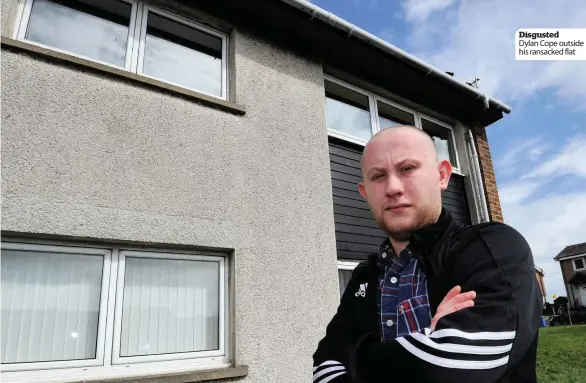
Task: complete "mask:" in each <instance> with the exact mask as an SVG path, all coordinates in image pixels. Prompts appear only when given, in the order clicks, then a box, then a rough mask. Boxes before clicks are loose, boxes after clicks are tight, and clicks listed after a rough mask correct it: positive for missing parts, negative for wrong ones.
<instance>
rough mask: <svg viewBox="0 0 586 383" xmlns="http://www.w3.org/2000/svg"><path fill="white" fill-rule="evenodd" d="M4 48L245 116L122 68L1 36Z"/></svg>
mask: <svg viewBox="0 0 586 383" xmlns="http://www.w3.org/2000/svg"><path fill="white" fill-rule="evenodd" d="M5 47H11V48H17V49H19V50H22V51H26V52H29V53H34V54H38V55H41V56H45V57H48V58H51V59H54V60H59V61H64V62H67V63H71V64H75V65H80V66H83V67H86V68H90V69H93V70H97V71H100V72H107V73H110V74H113V75H116V76H119V77H123V78H125V79H128V80H132V81H135V82H138V83H142V84H145V85H149V86H151V87H156V88H159V89H162V90H165V91H171V92H173V93H175V94H178V95H181V96H186V97H188V98H190V99H193V100H196V101H199V102H201V103H203V104H205V105H208V106H211V107H215V108H218V109H221V110H224V111H226V112H230V113H233V114H237V115H244V114H246V109H245V108H244V107H243V106H242V105H238V104H236V103H233V102H229V101H226V100H222V99H219V98H217V97H213V96H209V95H207V94H204V93H200V92H196V91H193V90H190V89H186V88H183V87H181V86H177V85H173V84H170V83H167V82H164V81H161V80H157V79H155V78H152V77H148V76H141V75H138V74H136V73H132V72H129V71H126V70H124V69H122V68H117V67H114V66H111V65H106V64H102V63H99V62H96V61H92V60H88V59H84V58H81V57H78V56H75V55H71V54H68V53H64V52H59V51H57V50H53V49H49V48H44V47H41V46H39V45H36V44H32V43H29V42H26V41H21V40H15V39H12V38H9V37H5V36H2V49H4V48H5Z"/></svg>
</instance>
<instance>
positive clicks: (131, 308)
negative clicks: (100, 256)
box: [120, 256, 220, 357]
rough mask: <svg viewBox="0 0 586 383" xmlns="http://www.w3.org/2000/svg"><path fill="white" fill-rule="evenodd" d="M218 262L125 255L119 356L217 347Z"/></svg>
mask: <svg viewBox="0 0 586 383" xmlns="http://www.w3.org/2000/svg"><path fill="white" fill-rule="evenodd" d="M219 276H220V265H219V263H218V262H206V261H192V260H172V259H155V258H140V257H130V256H127V257H126V271H125V276H124V297H123V306H122V332H121V336H120V338H121V339H120V343H121V345H120V356H121V357H124V356H138V355H154V354H165V353H178V352H193V351H203V350H217V349H218V344H219V332H218V331H219V325H218V322H219V318H218V313H219V283H220V281H219Z"/></svg>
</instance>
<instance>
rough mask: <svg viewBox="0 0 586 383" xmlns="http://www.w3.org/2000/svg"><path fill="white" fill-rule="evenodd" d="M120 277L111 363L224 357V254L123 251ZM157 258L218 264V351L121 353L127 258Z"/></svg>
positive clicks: (120, 258) (119, 261)
mask: <svg viewBox="0 0 586 383" xmlns="http://www.w3.org/2000/svg"><path fill="white" fill-rule="evenodd" d="M118 257H119V258H118V277H117V279H118V280H117V283H116V285H117V286H116V299H115V301H116V303H115V314H114V318H115V319H114V334H113V335H114V342H113V350H112V351H113V353H112V364H128V363H143V362H159V361H168V360H179V359H203V358H208V357H219V356H224V352H225V344H224V341H225V339H224V338H225V334H226V323H225V309H224V310H222V307H224V308H225V307H226V306H225V305H226V302H225V299H224V294H225V291H224V290H225V284H226V282H227V281H225V282H224V283H222V279H223V278H222V276H224V278H225V277H226V274H225V268H224V262H225V259H223V258H222V257H214V256H198V255H186V254H175V253H159V252H150V251H149V252H145V251H133V250H121V251H120V252H119V254H118ZM127 257H132V258H155V259H165V260H190V261H204V262H214V263H219V266H220V267H219V273H220V274H219V284H220V286H219V302H218V308H219V311H220V312H219V315H218V316H219V324H218V329H224V330H223V331H220V333H219V335H218V345H219V349H218V350H211V351H193V352H177V353H167V354H157V355H145V356H120V349H121V346H122V342H121V340H120V338H121V336H122V308H123V305H122V301H123V295H124V277H125V270H126V258H127Z"/></svg>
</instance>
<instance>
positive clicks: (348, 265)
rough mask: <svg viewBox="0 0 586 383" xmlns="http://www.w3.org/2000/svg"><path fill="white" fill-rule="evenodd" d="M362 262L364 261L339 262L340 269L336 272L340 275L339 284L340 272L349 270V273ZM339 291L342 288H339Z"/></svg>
mask: <svg viewBox="0 0 586 383" xmlns="http://www.w3.org/2000/svg"><path fill="white" fill-rule="evenodd" d="M360 262H363V261H358V260H350V259H345V260H338V267H337V270H336V272H337V273H338V283H339V281H340V274H339V273H340V270H347V271H352V270H354V269H355V268H356V266H358V265H359V264H360ZM338 290H340V286H338Z"/></svg>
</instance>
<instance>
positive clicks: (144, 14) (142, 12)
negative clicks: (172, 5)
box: [12, 0, 229, 101]
mask: <svg viewBox="0 0 586 383" xmlns="http://www.w3.org/2000/svg"><path fill="white" fill-rule="evenodd" d="M34 1H35V0H18V6H17V13H16V17H15V20H14V25H15V27H14V30H13V35H12V37H13V38H14V39H15V40H19V41H25V42H26V43H28V44H32V45H36V46H38V47H41V48H45V49H49V50H52V51H55V52H60V53H64V54H68V55H71V56H75V57H79V58H82V59H84V60H89V61H93V62H96V63H99V64H102V65H106V66H108V67H112V68H117V69H122V70H125V71H127V72H130V73H133V74H136V75H138V76H142V77H146V78H150V79H154V80H157V81H161V82H163V83H166V84H170V85H175V86H178V87H181V88H183V89H187V90H191V91H194V92H198V93H201V94H205V95H207V96H210V97H214V98H217V99H221V100H225V101H228V89H229V84H228V82H229V76H228V56H229V55H228V35H227V34H226V33H223V32H221V31H218V30H215V29H212V28H210V27H208V26H205V25H203V24H201V23H198V22H196V21H194V20H189V19H186V18H184V17H181V16H177V15H175V14H173V13H172V12H169V11H166V10H163V9H161V8H158V7H155V6H152V5H150V4H147V3H144V2H142V1H138V0H116V1H121V2H124V3H128V4H130V5H131V11H130V20H129V25H128V42H127V45H126V56H125V61H124V66H120V65H116V64H112V63H109V62H106V61H101V60H97V59H94V58H92V57H88V56H84V55H82V54H79V53H76V52H73V51H68V50H64V49H60V48H56V47H53V46H51V45H46V44H41V43H38V42H36V41H33V40H28V39H26V38H25V35H26V31H27V29H28V24H29V22H30V15H31V11H32V6H33V3H34ZM149 12H152V13H155V14H157V15H160V16H163V17H166V18H169V19H171V20H172V21H174V22H176V23H179V24H183V25H185V26H188V27H190V28H194V29H197V30H199V31H202V32H204V33H208V34H211V35H213V36H216V37H218V38H221V39H222V71H221V78H220V81H221V95H220V96H218V95H215V94H211V93H207V92H205V91H203V90H198V89H196V88H191V87H188V86H185V85H183V84H180V83H176V82H172V81H168V80H165V79H163V78H160V77H154V76H149V75H146V74H144V73H141V71H139V70H138V69H139V67H141V65H142V61H141V60H143V59H144V46H145V43H146V28H147V25H148V13H149Z"/></svg>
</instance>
